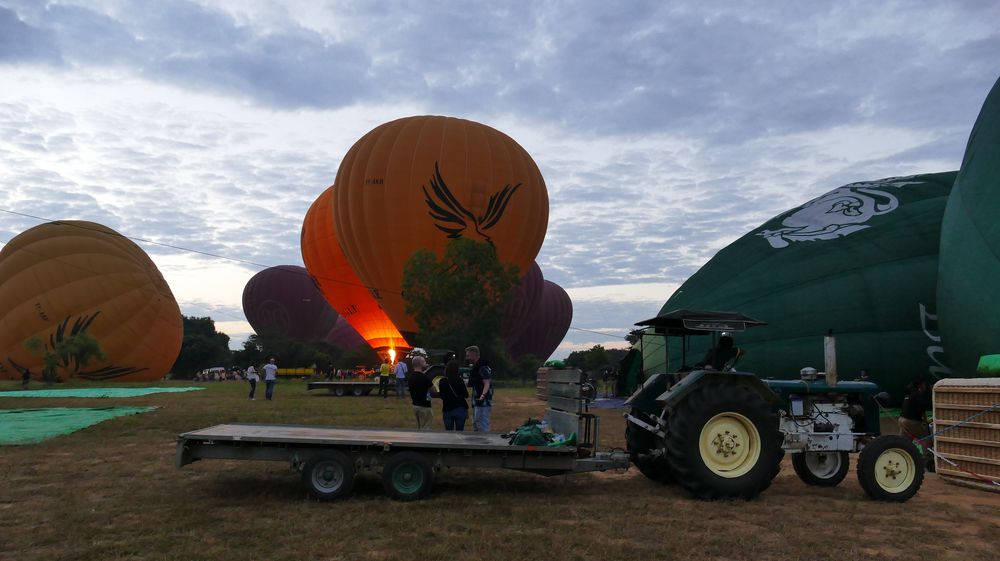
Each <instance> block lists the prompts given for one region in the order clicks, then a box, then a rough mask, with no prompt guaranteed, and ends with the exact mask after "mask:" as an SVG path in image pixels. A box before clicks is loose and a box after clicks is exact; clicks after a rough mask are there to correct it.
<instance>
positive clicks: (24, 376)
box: [21, 366, 31, 390]
mask: <svg viewBox="0 0 1000 561" xmlns="http://www.w3.org/2000/svg"><path fill="white" fill-rule="evenodd" d="M30 382H31V369H30V368H28V367H27V366H25V367H24V370H23V371H21V389H22V390H26V389H28V384H29V383H30Z"/></svg>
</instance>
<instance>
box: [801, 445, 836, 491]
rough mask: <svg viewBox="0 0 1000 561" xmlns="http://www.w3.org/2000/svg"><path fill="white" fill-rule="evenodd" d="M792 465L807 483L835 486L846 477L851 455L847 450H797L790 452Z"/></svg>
mask: <svg viewBox="0 0 1000 561" xmlns="http://www.w3.org/2000/svg"><path fill="white" fill-rule="evenodd" d="M792 467H794V468H795V473H796V475H798V476H799V479H801V480H802V481H803V482H805V483H806V484H807V485H817V486H819V487H836V486H837V485H839V484H840V482H841V481H843V480H844V478H845V477H847V470H848V469H849V468H850V467H851V455H850V454H848V453H847V452H843V451H840V452H799V453H797V454H792Z"/></svg>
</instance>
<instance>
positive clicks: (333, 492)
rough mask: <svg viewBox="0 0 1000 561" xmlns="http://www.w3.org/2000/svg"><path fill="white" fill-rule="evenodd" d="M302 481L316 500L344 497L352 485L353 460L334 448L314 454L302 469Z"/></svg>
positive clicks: (331, 499)
mask: <svg viewBox="0 0 1000 561" xmlns="http://www.w3.org/2000/svg"><path fill="white" fill-rule="evenodd" d="M302 482H303V483H304V484H305V486H306V489H307V490H308V491H309V495H311V496H312V497H313V498H314V499H316V500H319V501H333V500H337V499H342V498H345V497H347V496H349V495H350V494H351V489H352V488H353V487H354V462H352V461H351V458H350V457H348V456H347V455H346V454H344V453H342V452H337V451H335V450H329V451H326V452H320V453H318V454H314V455H313V456H312V457H311V458H309V461H307V462H306V465H305V467H304V468H303V469H302Z"/></svg>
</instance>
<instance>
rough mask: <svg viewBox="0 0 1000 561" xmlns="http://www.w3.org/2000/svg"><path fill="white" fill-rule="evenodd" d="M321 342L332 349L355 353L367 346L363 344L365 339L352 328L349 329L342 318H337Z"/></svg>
mask: <svg viewBox="0 0 1000 561" xmlns="http://www.w3.org/2000/svg"><path fill="white" fill-rule="evenodd" d="M323 340H324V341H326V342H327V343H330V344H331V345H333V346H334V347H338V348H341V349H344V350H346V351H356V350H358V349H361V348H366V347H367V346H368V344H367V343H366V342H365V338H364V337H362V336H361V335H360V334H359V333H358V332H357V331H355V330H354V328H353V327H351V324H350V323H348V321H347V320H346V319H344V318H342V317H338V318H337V323H336V324H334V326H333V329H331V330H330V332H329V333H327V334H326V337H324V338H323Z"/></svg>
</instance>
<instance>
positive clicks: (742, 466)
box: [667, 383, 785, 500]
mask: <svg viewBox="0 0 1000 561" xmlns="http://www.w3.org/2000/svg"><path fill="white" fill-rule="evenodd" d="M668 426H669V430H668V431H667V460H668V462H669V464H670V471H671V473H672V474H673V476H674V478H675V479H676V480H677V482H678V483H680V484H681V485H682V486H684V488H685V489H687V490H688V491H689V492H690V493H691V494H692V495H694V496H695V497H697V498H699V499H705V500H715V499H734V498H742V499H752V498H754V497H756V496H757V495H759V494H760V493H761V492H762V491H763V490H764V489H767V488H768V487H769V486H770V485H771V480H772V479H774V477H775V476H777V475H778V471H780V469H781V458H782V456H784V454H785V453H784V451H783V450H782V449H781V441H782V436H781V432H780V431H779V430H778V417H777V415H775V414H774V413H773V412H772V411H771V408H770V406H769V404H768V403H767V402H766V401H765V400H764V398H763V397H761V395H760V394H758V393H757V392H756V391H755V390H754V389H752V388H750V387H748V386H745V385H742V384H727V383H709V384H705V385H704V386H702V387H701V388H699V389H697V390H695V391H693V392H692V393H691V394H690V395H689V396H688V397H687V398H686V399H685V400H684V401H682V402H680V403H679V404H677V405H676V406H675V407H674V409H673V410H672V411H671V412H670V417H669V421H668Z"/></svg>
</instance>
